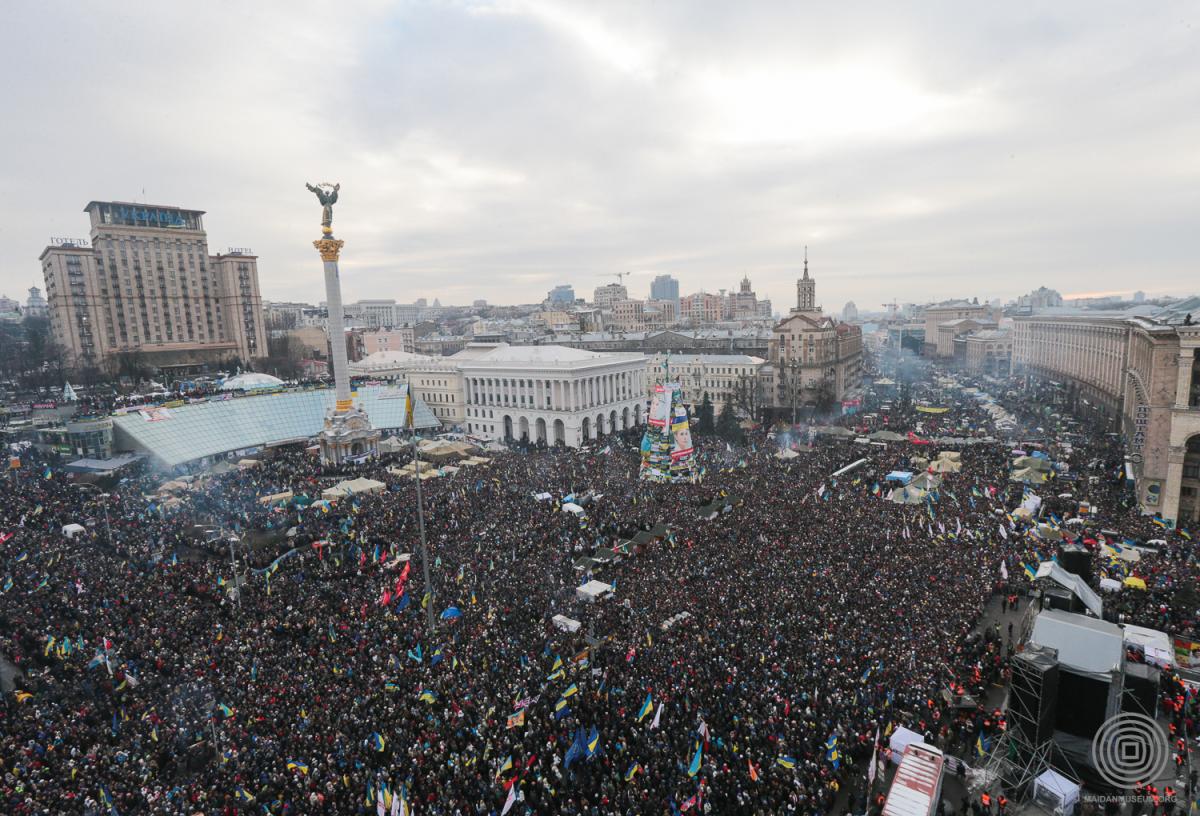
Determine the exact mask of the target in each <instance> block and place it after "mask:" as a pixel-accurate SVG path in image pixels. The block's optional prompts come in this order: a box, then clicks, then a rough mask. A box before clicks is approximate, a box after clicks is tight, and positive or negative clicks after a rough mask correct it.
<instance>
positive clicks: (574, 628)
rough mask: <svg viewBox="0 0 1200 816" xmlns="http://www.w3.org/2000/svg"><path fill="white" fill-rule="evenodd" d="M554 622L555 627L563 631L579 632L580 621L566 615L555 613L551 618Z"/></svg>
mask: <svg viewBox="0 0 1200 816" xmlns="http://www.w3.org/2000/svg"><path fill="white" fill-rule="evenodd" d="M550 620H551V622H553V623H554V627H555V628H556V629H558V630H560V631H563V632H578V631H579V621H577V620H572V619H571V618H568V617H567V616H566V615H555V616H554V617H553V618H551V619H550Z"/></svg>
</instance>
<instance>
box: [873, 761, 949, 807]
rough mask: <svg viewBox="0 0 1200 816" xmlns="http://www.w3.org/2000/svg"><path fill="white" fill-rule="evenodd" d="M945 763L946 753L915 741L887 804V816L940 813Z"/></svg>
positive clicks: (900, 768) (897, 773) (901, 766)
mask: <svg viewBox="0 0 1200 816" xmlns="http://www.w3.org/2000/svg"><path fill="white" fill-rule="evenodd" d="M945 764H946V758H945V756H944V755H943V754H942V752H941V751H939V750H938V749H937V748H934V747H933V746H932V745H926V744H924V743H913V744H911V745H909V746H908V747H907V748H905V749H904V756H903V757H901V759H900V767H898V768H897V769H896V774H895V776H893V777H892V786H891V788H889V789H888V793H887V800H886V801H885V802H884V804H883V816H936V814H937V809H938V801H939V800H940V799H941V795H942V771H943V768H944V766H945Z"/></svg>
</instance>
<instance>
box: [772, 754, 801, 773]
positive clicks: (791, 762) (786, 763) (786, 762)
mask: <svg viewBox="0 0 1200 816" xmlns="http://www.w3.org/2000/svg"><path fill="white" fill-rule="evenodd" d="M775 762H777V763H778V764H780V765H782V766H783V767H785V768H787V769H788V770H791V769H792V768H795V767H796V759H795V757H790V756H781V757H779V759H777V760H775Z"/></svg>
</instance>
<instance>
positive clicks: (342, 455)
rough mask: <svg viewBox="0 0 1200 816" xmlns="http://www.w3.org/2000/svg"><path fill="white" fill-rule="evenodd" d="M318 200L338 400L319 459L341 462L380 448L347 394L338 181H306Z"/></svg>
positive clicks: (327, 423) (319, 249)
mask: <svg viewBox="0 0 1200 816" xmlns="http://www.w3.org/2000/svg"><path fill="white" fill-rule="evenodd" d="M305 186H306V187H307V188H308V189H309V190H310V191H311V192H313V193H314V194H315V195H316V196H317V200H318V201H319V202H321V236H322V237H321V239H320V240H317V241H313V246H314V247H316V248H317V252H319V253H321V260H322V261H323V262H324V264H325V302H326V304H327V306H328V308H329V321H328V325H329V346H330V358H331V361H332V363H333V383H334V390H335V394H336V399H337V402H336V403H334V407H333V408H332V409H330V411H329V412H328V413H327V414H326V415H325V428H324V430H322V431H321V435H320V437H319V440H318V441H319V443H320V445H321V461H322V462H323V463H324V464H327V465H340V464H342V463H344V462H347V461H351V460H361V459H364V458H369V457H374V456H376V455H378V452H379V431H376V430H373V429H372V428H371V422H370V420H369V419H368V418H367V414H366V412H365V411H363V410H362V409H361V408H358V407H356V406H355V405H354V402H353V401H352V400H351V398H350V373H349V371H347V367H348V362H347V360H346V334H345V326H344V314H345V313H344V312H343V310H342V282H341V278H340V277H339V275H338V255H339V254H340V253H341V251H342V246H343V245H344V244H345V243H346V242H345V241H339V240H337V239H336V238H334V237H333V205H334V204H335V203H337V199H338V190H339V189H340V187H341V185H339V184H329V183H327V182H322V183H321V184H318V185H316V186H313V185H311V184H307V185H305Z"/></svg>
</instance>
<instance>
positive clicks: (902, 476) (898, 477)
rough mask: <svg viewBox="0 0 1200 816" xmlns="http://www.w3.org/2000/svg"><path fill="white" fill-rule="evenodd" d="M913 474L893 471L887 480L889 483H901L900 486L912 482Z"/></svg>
mask: <svg viewBox="0 0 1200 816" xmlns="http://www.w3.org/2000/svg"><path fill="white" fill-rule="evenodd" d="M912 477H913V475H912V473H910V472H909V471H907V470H893V471H892V472H891V473H889V474H888V475H887V476H886V477H885V478H886V481H889V482H899V483H900V484H905V485H906V484H908V483H909V482H911V481H912Z"/></svg>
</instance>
